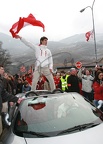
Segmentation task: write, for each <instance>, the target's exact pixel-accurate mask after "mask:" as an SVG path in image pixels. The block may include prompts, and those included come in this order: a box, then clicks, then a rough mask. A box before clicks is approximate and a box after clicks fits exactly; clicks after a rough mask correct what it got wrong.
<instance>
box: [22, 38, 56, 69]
mask: <svg viewBox="0 0 103 144" xmlns="http://www.w3.org/2000/svg"><path fill="white" fill-rule="evenodd" d="M21 41H22V42H23V43H24V44H25V45H26V46H28V47H30V48H31V49H33V50H34V54H35V57H36V62H35V70H37V68H38V66H40V67H48V68H49V69H53V59H52V54H51V51H50V50H49V49H48V48H47V46H45V45H40V46H38V45H33V44H32V43H30V42H28V41H26V40H25V39H24V38H21Z"/></svg>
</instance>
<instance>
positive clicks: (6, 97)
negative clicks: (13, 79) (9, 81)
mask: <svg viewBox="0 0 103 144" xmlns="http://www.w3.org/2000/svg"><path fill="white" fill-rule="evenodd" d="M3 74H4V67H3V66H2V65H0V135H1V133H2V118H1V113H2V104H3V103H4V102H17V103H20V102H21V101H22V100H23V99H22V98H18V97H16V96H13V95H12V94H9V93H8V92H7V91H6V89H5V88H4V87H5V86H4V81H5V79H4V77H3Z"/></svg>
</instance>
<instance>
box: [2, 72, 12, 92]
mask: <svg viewBox="0 0 103 144" xmlns="http://www.w3.org/2000/svg"><path fill="white" fill-rule="evenodd" d="M4 78H5V89H6V90H7V92H8V93H10V94H12V87H11V85H10V79H9V76H8V73H6V72H5V73H4Z"/></svg>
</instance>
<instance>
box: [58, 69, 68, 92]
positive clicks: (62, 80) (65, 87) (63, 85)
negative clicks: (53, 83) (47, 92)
mask: <svg viewBox="0 0 103 144" xmlns="http://www.w3.org/2000/svg"><path fill="white" fill-rule="evenodd" d="M68 77H69V76H68V75H66V72H65V71H61V78H60V83H59V85H58V86H59V88H60V89H61V90H62V91H66V92H67V91H68Z"/></svg>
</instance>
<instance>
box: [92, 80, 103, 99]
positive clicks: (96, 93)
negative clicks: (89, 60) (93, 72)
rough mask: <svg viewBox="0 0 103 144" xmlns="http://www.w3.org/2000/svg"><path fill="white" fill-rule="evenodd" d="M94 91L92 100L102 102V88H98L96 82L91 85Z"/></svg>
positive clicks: (98, 85)
mask: <svg viewBox="0 0 103 144" xmlns="http://www.w3.org/2000/svg"><path fill="white" fill-rule="evenodd" d="M93 89H94V99H95V100H103V86H100V84H99V83H98V82H96V81H95V82H94V83H93Z"/></svg>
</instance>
